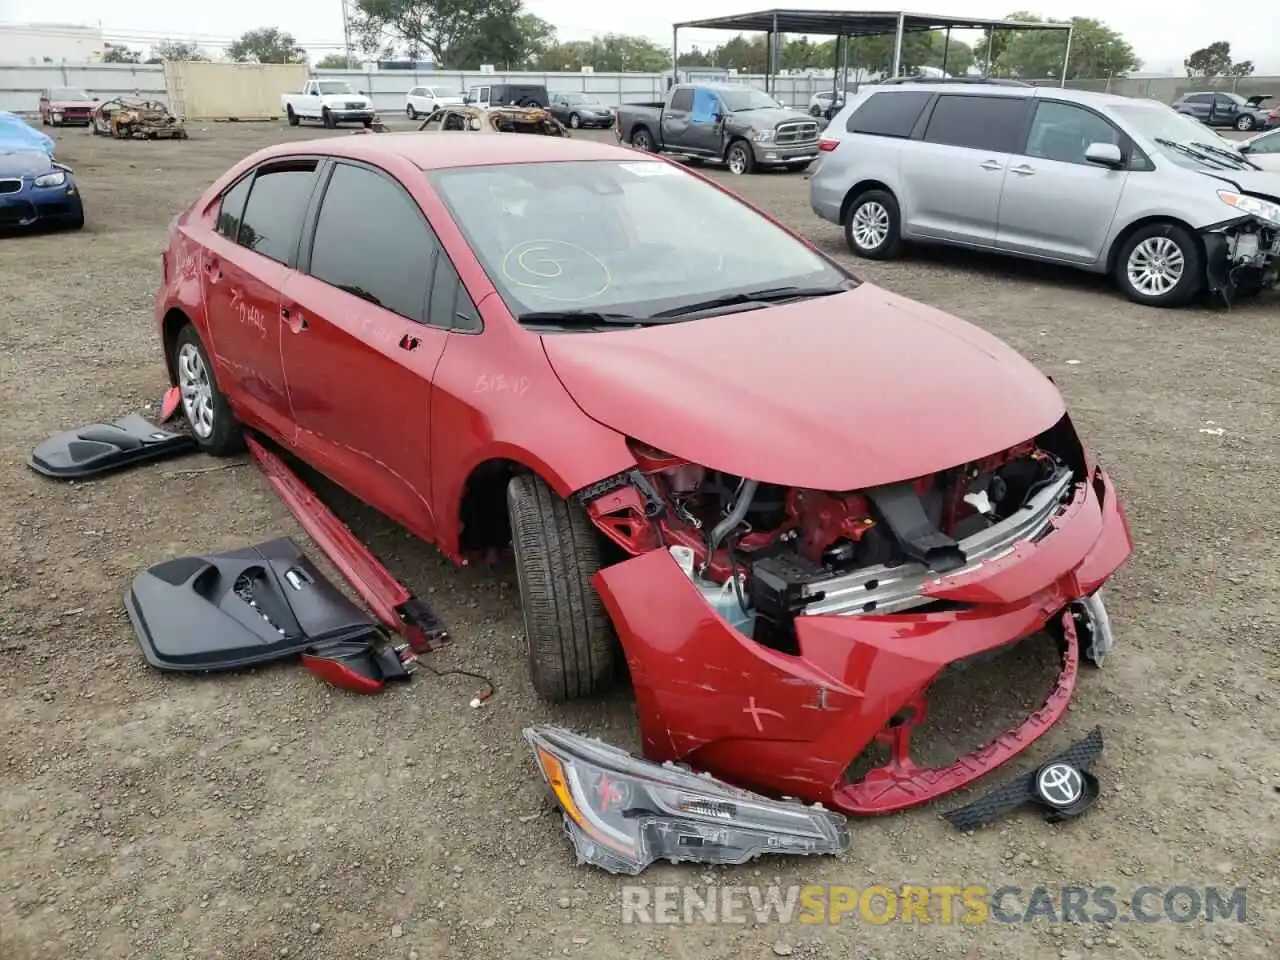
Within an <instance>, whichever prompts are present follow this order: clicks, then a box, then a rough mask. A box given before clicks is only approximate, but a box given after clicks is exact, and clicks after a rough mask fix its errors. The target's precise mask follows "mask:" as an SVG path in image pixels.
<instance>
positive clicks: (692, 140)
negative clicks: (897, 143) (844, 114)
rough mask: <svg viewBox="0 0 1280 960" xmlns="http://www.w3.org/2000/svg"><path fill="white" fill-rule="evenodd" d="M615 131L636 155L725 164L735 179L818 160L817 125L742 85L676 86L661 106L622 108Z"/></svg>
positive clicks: (668, 93)
mask: <svg viewBox="0 0 1280 960" xmlns="http://www.w3.org/2000/svg"><path fill="white" fill-rule="evenodd" d="M614 131H615V133H616V135H617V137H618V140H619V141H621V142H622V143H629V144H631V145H632V146H633V147H635V148H636V149H638V150H645V151H650V152H658V153H669V154H674V155H677V156H681V157H686V158H688V159H690V160H711V161H715V162H718V163H726V164H728V165H729V171H730V172H731V173H735V174H743V173H751V172H752V171H753V170H756V169H757V168H760V167H786V168H787V169H788V170H793V171H799V170H804V169H805V168H806V167H808V166H809V164H810V163H812V162H813V161H814V160H816V159H817V158H818V124H817V122H816V121H815V120H814V119H813V118H812V117H810V116H809V115H808V114H806V113H802V112H801V111H799V110H791V109H789V108H787V107H784V106H781V105H780V104H779V103H778V102H777V101H776V100H774V99H773V97H771V96H769V95H768V94H767V93H764V92H763V91H761V90H757V89H756V88H755V87H749V86H746V85H745V84H733V83H723V84H720V83H682V84H677V85H676V86H674V87H672V88H671V89H670V90H669V91H668V92H667V99H666V100H665V101H664V102H662V103H627V104H623V105H622V106H621V107H619V108H618V120H617V123H616V124H615V126H614Z"/></svg>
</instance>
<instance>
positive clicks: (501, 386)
mask: <svg viewBox="0 0 1280 960" xmlns="http://www.w3.org/2000/svg"><path fill="white" fill-rule="evenodd" d="M528 389H529V378H528V377H525V376H520V377H508V376H506V375H505V374H502V373H482V374H480V376H478V377H476V386H475V392H476V393H511V394H514V395H515V396H517V397H523V396H524V395H525V393H526V392H527V391H528Z"/></svg>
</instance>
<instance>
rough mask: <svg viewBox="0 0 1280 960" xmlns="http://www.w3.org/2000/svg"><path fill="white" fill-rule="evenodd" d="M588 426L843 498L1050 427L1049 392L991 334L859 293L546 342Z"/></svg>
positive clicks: (1054, 411)
mask: <svg viewBox="0 0 1280 960" xmlns="http://www.w3.org/2000/svg"><path fill="white" fill-rule="evenodd" d="M542 341H543V345H544V347H545V349H546V352H547V357H548V358H549V359H550V361H551V365H552V367H554V368H555V371H556V374H557V375H558V376H559V377H560V379H561V381H562V382H563V383H564V385H565V388H566V389H567V390H568V391H569V393H570V394H571V395H572V396H573V398H574V400H575V401H576V402H577V403H578V405H579V406H580V407H581V408H582V409H583V410H584V411H585V412H586V413H587V415H588V416H590V417H592V418H594V419H595V420H598V421H599V422H601V423H603V424H605V425H606V426H608V427H611V428H612V429H614V430H617V431H618V432H619V433H623V434H626V435H627V436H630V437H634V438H636V439H637V440H642V441H644V442H645V443H647V444H651V445H652V446H655V447H658V448H659V449H662V450H665V451H666V452H668V453H672V454H675V455H676V456H680V457H685V458H687V459H689V460H692V461H694V462H696V463H700V464H702V465H704V466H707V467H711V468H713V469H716V470H721V471H724V472H725V473H730V474H734V475H737V476H745V477H750V478H752V479H754V480H759V481H761V482H765V483H776V484H782V485H785V486H797V487H807V488H811V489H818V490H832V491H839V490H855V489H858V488H862V487H872V486H878V485H879V484H882V483H890V482H894V481H898V480H906V479H910V478H914V477H919V476H924V475H926V474H931V473H934V472H936V471H938V470H944V469H947V468H950V467H955V466H958V465H960V464H962V463H966V462H968V461H970V460H975V459H977V458H980V457H983V456H987V455H989V454H993V453H998V452H999V451H1001V450H1004V449H1007V448H1008V447H1012V446H1014V445H1015V444H1018V443H1021V442H1023V441H1025V440H1029V439H1031V438H1032V437H1034V436H1035V435H1036V434H1038V433H1040V432H1041V431H1043V430H1046V429H1048V428H1049V427H1051V426H1053V424H1054V423H1056V422H1057V421H1058V419H1059V418H1060V417H1061V416H1062V414H1063V413H1064V411H1065V407H1064V403H1063V400H1062V396H1061V395H1060V394H1059V393H1058V390H1057V388H1056V387H1054V385H1053V384H1052V383H1051V382H1050V381H1049V380H1048V378H1047V377H1045V375H1044V374H1042V373H1040V372H1039V371H1038V370H1037V369H1036V368H1035V367H1033V366H1032V365H1031V364H1030V363H1029V362H1028V361H1027V360H1025V359H1023V358H1022V357H1021V356H1020V355H1019V354H1017V353H1016V352H1014V351H1013V350H1012V349H1011V348H1010V347H1008V346H1006V345H1005V344H1003V343H1002V342H1001V341H999V340H997V339H996V338H995V337H993V336H991V335H990V334H988V333H986V332H984V331H982V330H980V329H978V328H977V327H974V326H972V325H970V324H968V323H965V322H964V321H961V320H957V319H956V318H955V317H952V316H949V315H948V314H945V313H943V312H942V311H940V310H935V309H933V308H932V307H927V306H925V305H924V304H920V303H916V302H914V301H912V300H908V299H906V298H904V297H899V296H897V295H895V294H892V293H889V292H888V291H887V290H883V289H880V288H877V287H875V286H872V285H871V284H868V283H864V284H862V285H861V286H859V287H858V288H856V289H854V290H851V291H849V292H848V293H844V294H839V295H836V296H832V297H818V298H815V299H811V300H806V301H802V302H800V303H795V304H789V305H786V306H779V307H774V308H770V309H763V310H751V311H747V312H744V313H737V314H730V315H726V316H716V317H706V318H704V319H701V320H695V321H690V322H686V323H673V324H669V325H665V326H655V327H645V328H642V329H636V330H619V331H610V332H603V333H584V334H578V333H562V334H548V335H545V336H544V337H543V338H542Z"/></svg>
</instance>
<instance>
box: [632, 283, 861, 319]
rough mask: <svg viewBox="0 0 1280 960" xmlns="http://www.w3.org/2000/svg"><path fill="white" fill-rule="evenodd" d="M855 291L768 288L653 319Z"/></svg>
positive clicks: (843, 286) (676, 309)
mask: <svg viewBox="0 0 1280 960" xmlns="http://www.w3.org/2000/svg"><path fill="white" fill-rule="evenodd" d="M851 289H853V288H852V287H851V286H848V285H846V284H840V285H839V286H835V287H766V288H764V289H762V290H748V291H747V292H745V293H730V294H726V295H725V296H723V297H712V298H711V299H710V300H699V301H698V302H696V303H686V304H684V305H682V306H679V307H672V308H670V309H669V310H659V311H658V312H657V313H655V314H654V315H653V319H655V320H662V319H669V318H674V317H688V316H689V315H691V314H695V313H702V312H703V311H706V310H718V309H720V308H721V307H736V306H738V305H742V306H748V305H751V304H759V305H760V306H765V305H767V304H770V303H785V302H786V301H789V300H807V299H809V298H811V297H830V296H832V295H834V294H837V293H844V292H845V291H846V290H851Z"/></svg>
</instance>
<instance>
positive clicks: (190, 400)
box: [177, 343, 213, 440]
mask: <svg viewBox="0 0 1280 960" xmlns="http://www.w3.org/2000/svg"><path fill="white" fill-rule="evenodd" d="M177 367H178V389H179V390H180V391H181V394H182V412H183V413H184V414H186V417H187V423H189V424H190V425H191V429H192V431H194V433H195V435H196V436H197V437H199V438H200V439H201V440H207V439H208V438H209V437H210V436H212V434H213V383H212V382H211V381H210V379H209V371H208V369H207V368H206V367H205V364H204V358H203V357H201V356H200V351H199V350H197V349H196V347H195V345H194V344H190V343H184V344H183V345H182V349H181V350H179V351H178V363H177Z"/></svg>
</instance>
